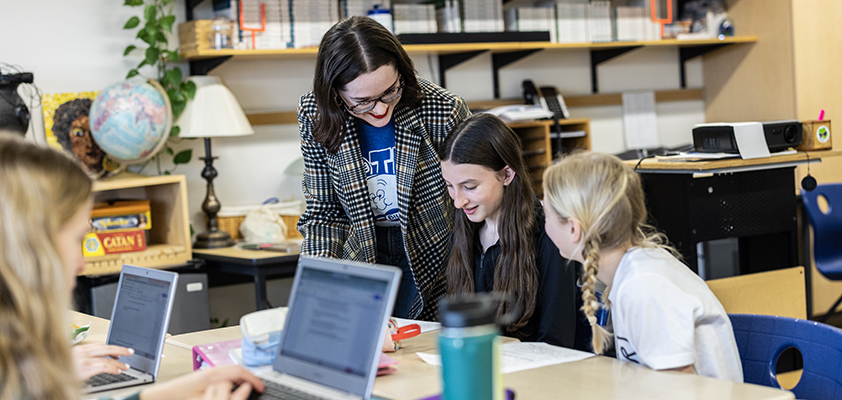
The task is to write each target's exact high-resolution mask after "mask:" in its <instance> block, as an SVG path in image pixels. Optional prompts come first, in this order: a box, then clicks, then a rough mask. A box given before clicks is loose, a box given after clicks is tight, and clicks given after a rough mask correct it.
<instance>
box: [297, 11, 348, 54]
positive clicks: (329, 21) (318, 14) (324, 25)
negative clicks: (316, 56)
mask: <svg viewBox="0 0 842 400" xmlns="http://www.w3.org/2000/svg"><path fill="white" fill-rule="evenodd" d="M288 1H290V2H291V4H292V7H291V10H292V47H295V48H301V47H312V46H318V45H319V42H321V40H322V36H323V35H324V34H325V32H327V31H328V30H329V29H330V27H332V26H333V24H335V23H336V22H337V21H339V3H337V2H336V0H288Z"/></svg>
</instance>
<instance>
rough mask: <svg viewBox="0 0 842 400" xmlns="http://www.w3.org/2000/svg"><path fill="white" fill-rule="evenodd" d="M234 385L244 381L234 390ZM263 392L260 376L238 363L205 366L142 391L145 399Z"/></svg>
mask: <svg viewBox="0 0 842 400" xmlns="http://www.w3.org/2000/svg"><path fill="white" fill-rule="evenodd" d="M234 385H240V386H239V387H238V388H237V390H235V391H234V392H231V390H232V389H233V387H234ZM252 388H253V389H254V390H257V391H258V392H261V393H262V392H263V389H264V388H265V385H264V384H263V381H261V380H260V379H259V378H258V377H256V376H254V375H252V374H251V372H248V371H246V369H245V368H243V367H240V366H238V365H226V366H222V367H216V368H210V369H203V370H201V371H196V372H193V373H190V374H187V375H184V376H181V377H179V378H176V379H173V380H171V381H167V382H164V383H161V384H158V385H155V386H152V387H150V388H149V389H145V390H143V391H142V392H140V399H141V400H152V399H155V400H169V399H173V400H183V399H231V400H244V399H247V398H248V396H249V393H250V392H251V389H252Z"/></svg>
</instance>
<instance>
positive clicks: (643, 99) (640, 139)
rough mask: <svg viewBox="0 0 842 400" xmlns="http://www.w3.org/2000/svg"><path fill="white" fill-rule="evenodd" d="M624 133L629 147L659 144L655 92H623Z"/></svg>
mask: <svg viewBox="0 0 842 400" xmlns="http://www.w3.org/2000/svg"><path fill="white" fill-rule="evenodd" d="M623 134H624V136H625V138H626V148H627V149H648V148H651V147H658V146H659V141H658V121H657V117H656V115H655V92H627V93H623Z"/></svg>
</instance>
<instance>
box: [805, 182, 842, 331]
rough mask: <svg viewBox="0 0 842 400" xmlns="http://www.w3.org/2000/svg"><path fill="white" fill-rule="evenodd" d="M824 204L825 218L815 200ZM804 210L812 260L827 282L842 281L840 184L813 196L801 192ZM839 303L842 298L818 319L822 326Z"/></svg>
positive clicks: (832, 185) (841, 198) (823, 188)
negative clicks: (811, 230) (811, 226)
mask: <svg viewBox="0 0 842 400" xmlns="http://www.w3.org/2000/svg"><path fill="white" fill-rule="evenodd" d="M820 196H821V197H824V198H825V199H826V200H827V204H828V209H827V214H825V213H823V212H822V211H821V209H819V204H818V199H819V197H820ZM801 199H802V201H803V202H804V208H805V209H806V210H807V215H808V216H809V217H810V224H811V225H813V258H814V259H815V262H816V269H817V270H818V271H819V272H821V273H822V275H824V276H825V277H826V278H827V279H830V280H835V281H837V280H842V184H840V183H834V184H826V185H819V186H818V187H817V188H816V190H813V191H812V192H802V193H801ZM839 303H842V296H840V297H839V299H837V300H836V302H835V303H833V306H832V307H830V310H828V311H827V313H826V314H825V315H824V317H823V318H822V319H821V321H822V322H824V321H825V320H826V319H827V317H828V316H830V315H831V314H833V313H834V312H835V311H836V307H838V306H839Z"/></svg>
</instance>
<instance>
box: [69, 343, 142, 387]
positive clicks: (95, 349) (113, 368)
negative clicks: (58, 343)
mask: <svg viewBox="0 0 842 400" xmlns="http://www.w3.org/2000/svg"><path fill="white" fill-rule="evenodd" d="M132 354H134V350H132V349H127V348H125V347H121V346H113V345H107V344H104V343H92V344H82V345H76V346H73V364H74V367H76V376H77V377H78V378H79V380H81V381H84V380H86V379H88V378H90V377H92V376H94V375H97V374H101V373H103V372H104V373H107V374H114V375H117V374H119V373H120V371H125V370H127V369H129V366H128V365H127V364H125V363H123V362H120V361H117V358H118V357H120V356H130V355H132Z"/></svg>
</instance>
